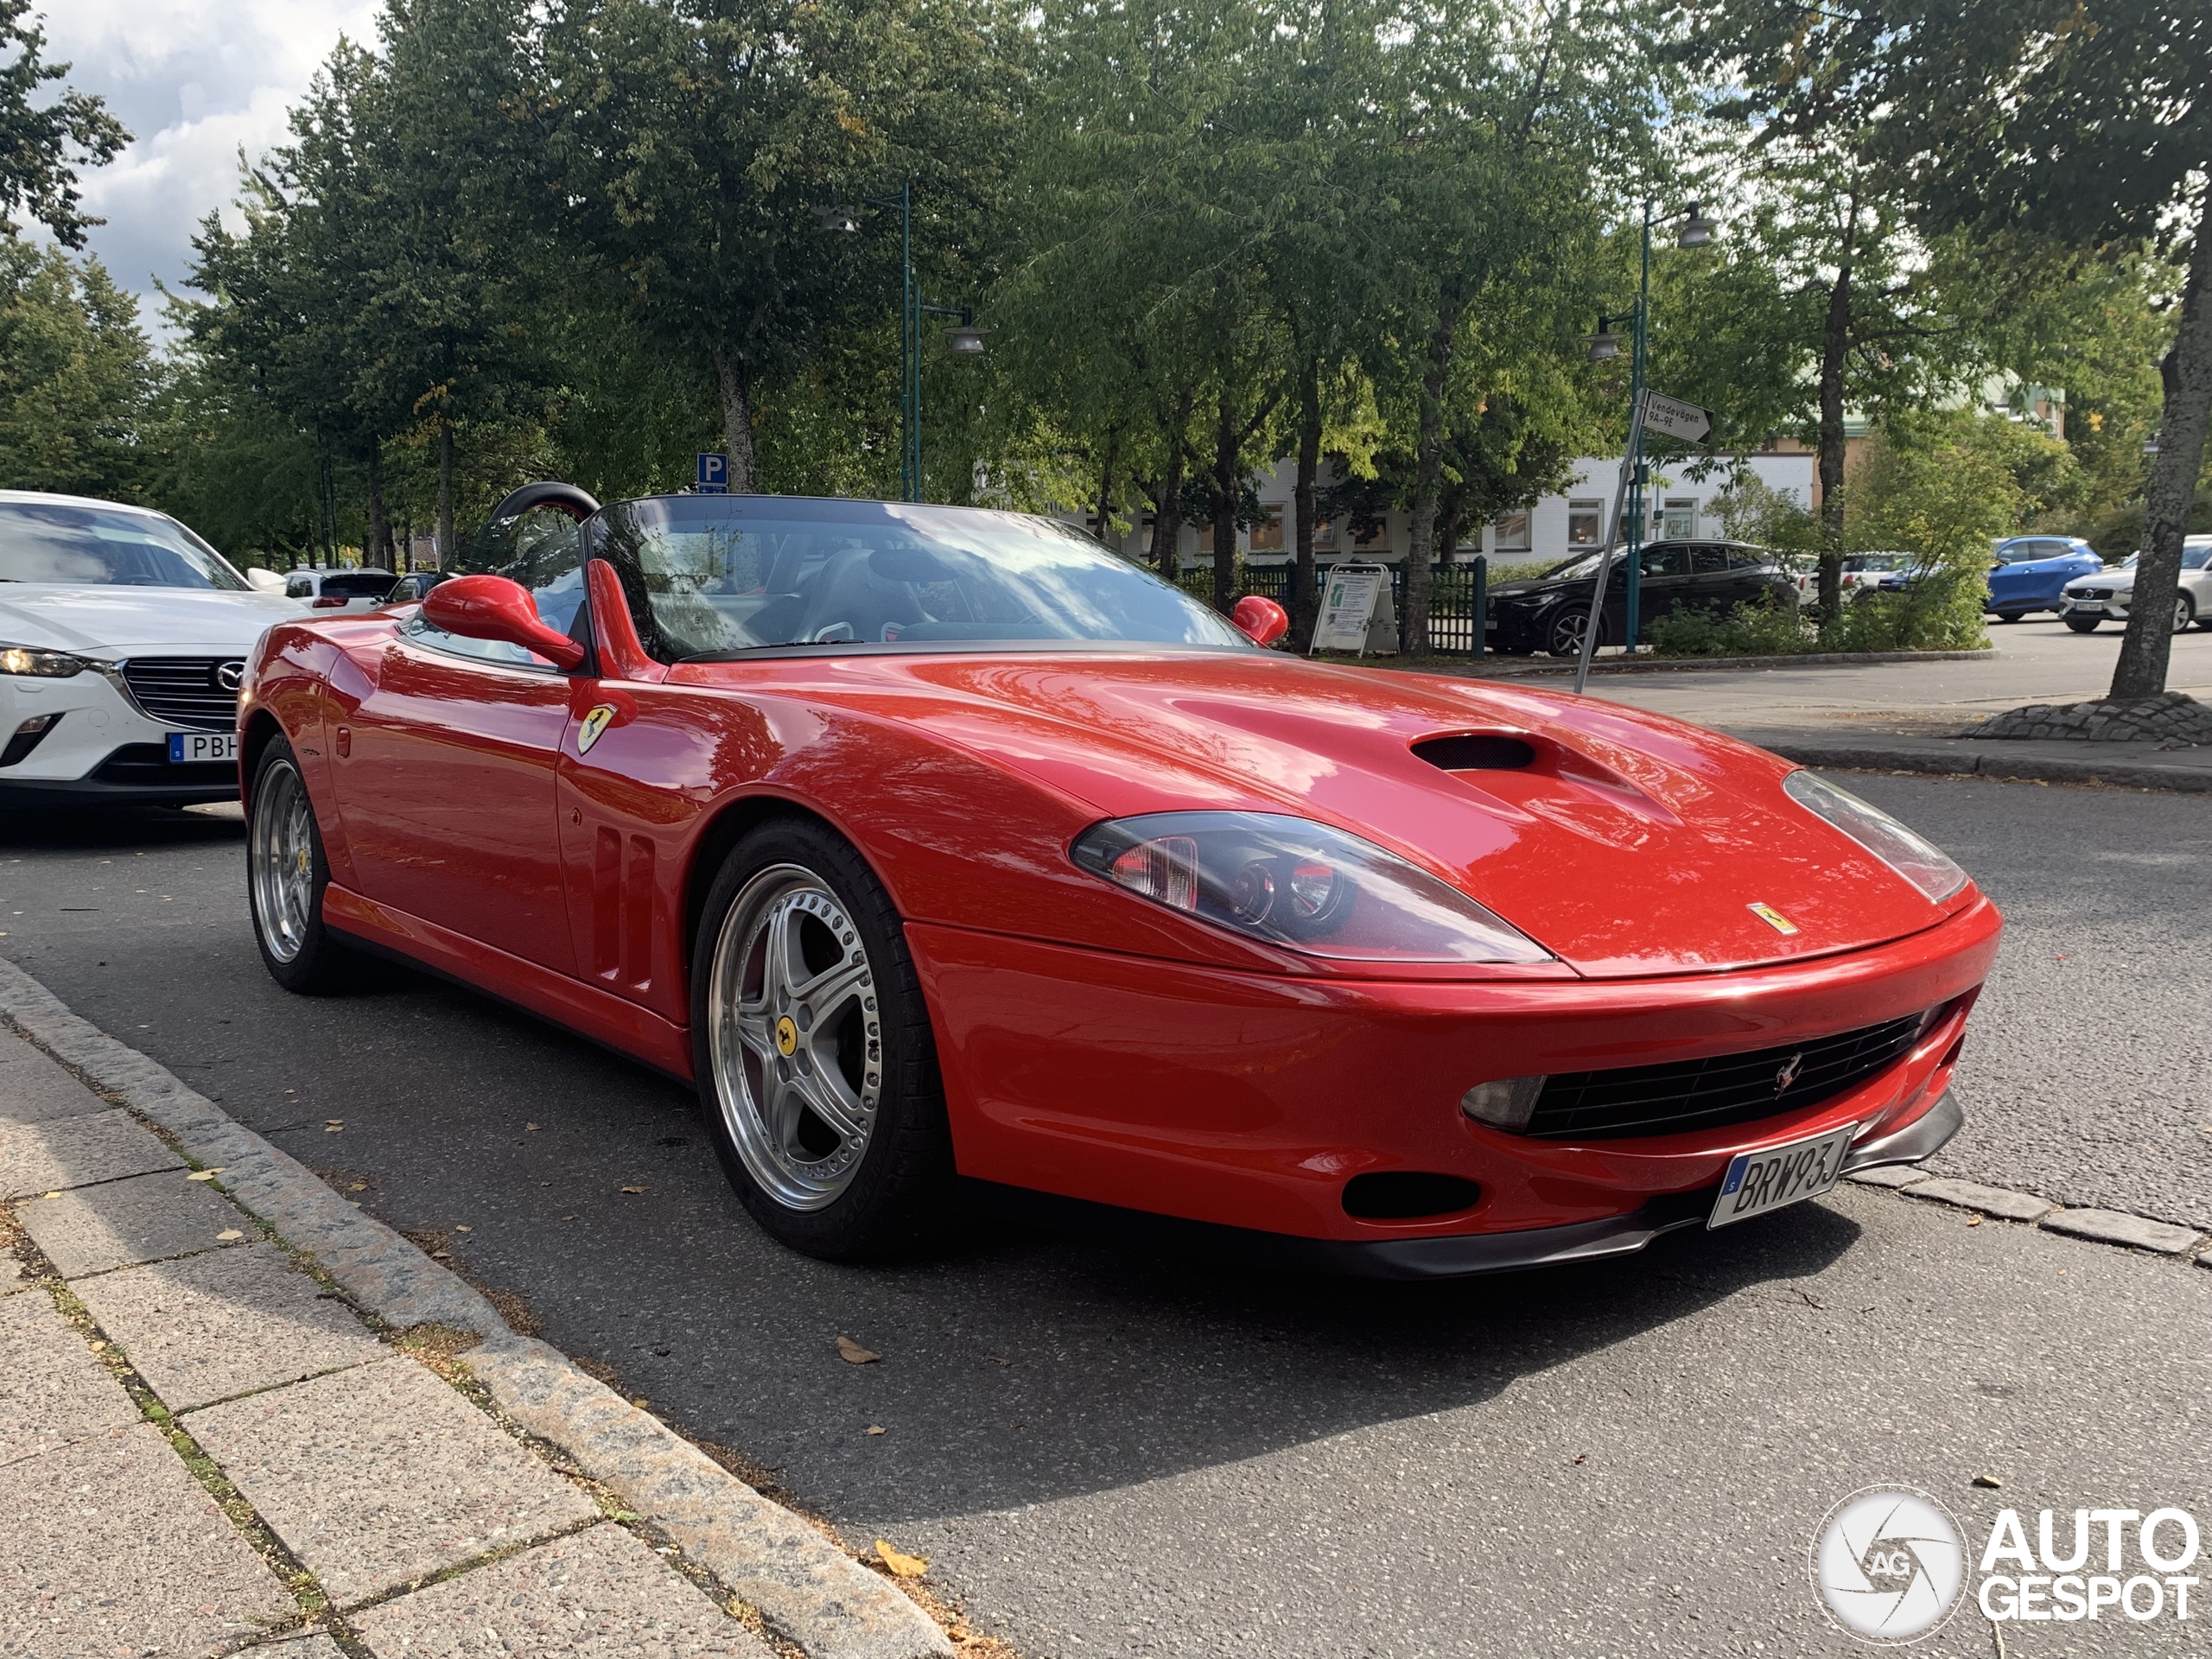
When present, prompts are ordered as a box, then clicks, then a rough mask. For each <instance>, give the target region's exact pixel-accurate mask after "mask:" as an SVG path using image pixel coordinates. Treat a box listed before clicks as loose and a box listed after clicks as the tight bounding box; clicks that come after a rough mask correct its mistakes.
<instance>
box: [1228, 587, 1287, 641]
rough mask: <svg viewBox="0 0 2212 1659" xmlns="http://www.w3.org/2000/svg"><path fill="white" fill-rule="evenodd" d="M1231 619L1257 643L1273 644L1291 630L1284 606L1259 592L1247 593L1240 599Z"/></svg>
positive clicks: (1246, 636) (1231, 614) (1230, 615)
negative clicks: (1265, 597)
mask: <svg viewBox="0 0 2212 1659" xmlns="http://www.w3.org/2000/svg"><path fill="white" fill-rule="evenodd" d="M1229 620H1230V621H1231V622H1234V623H1235V624H1236V626H1237V628H1238V630H1239V631H1240V632H1242V633H1243V635H1244V636H1245V638H1247V639H1249V640H1251V642H1252V643H1253V644H1254V645H1273V644H1274V642H1275V641H1276V640H1278V639H1281V638H1282V637H1283V635H1285V634H1286V633H1288V632H1290V618H1289V617H1288V616H1287V615H1286V614H1284V613H1283V608H1282V607H1281V606H1280V605H1278V604H1276V603H1275V602H1274V601H1273V600H1272V599H1262V597H1261V596H1260V595H1259V594H1245V595H1244V597H1243V598H1242V599H1240V600H1238V601H1236V609H1235V610H1233V611H1231V612H1230V613H1229Z"/></svg>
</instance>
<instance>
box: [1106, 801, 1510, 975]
mask: <svg viewBox="0 0 2212 1659" xmlns="http://www.w3.org/2000/svg"><path fill="white" fill-rule="evenodd" d="M1069 855H1070V856H1071V858H1073V859H1074V860H1075V861H1076V863H1077V865H1078V866H1080V867H1081V868H1084V869H1086V870H1088V871H1090V873H1091V874H1094V875H1103V876H1104V877H1105V878H1106V879H1107V880H1109V881H1111V882H1113V883H1114V884H1115V885H1116V886H1117V887H1126V888H1128V890H1129V891H1130V892H1131V893H1136V894H1138V895H1139V896H1140V897H1142V898H1146V899H1151V900H1152V901H1153V902H1154V904H1158V905H1164V906H1166V907H1167V908H1168V909H1170V910H1177V911H1180V912H1183V913H1184V914H1185V915H1187V916H1194V917H1196V918H1198V919H1199V920H1200V921H1205V922H1211V923H1212V924H1213V925H1215V926H1216V927H1225V928H1228V929H1229V930H1230V931H1232V932H1236V933H1242V934H1244V935H1246V936H1247V937H1249V938H1255V939H1264V940H1265V941H1267V943H1268V944H1277V945H1282V946H1284V947H1286V948H1287V949H1289V950H1297V951H1300V952H1303V953H1304V954H1305V955H1306V956H1309V957H1330V958H1332V959H1334V960H1338V961H1343V962H1548V961H1550V960H1551V953H1550V952H1549V951H1548V950H1545V949H1544V948H1543V947H1542V946H1541V945H1540V944H1536V943H1535V940H1533V939H1530V938H1528V937H1527V936H1526V935H1524V934H1522V933H1521V932H1519V931H1516V929H1515V928H1513V927H1511V926H1510V925H1508V924H1507V923H1505V922H1503V921H1502V920H1500V919H1499V918H1497V916H1495V915H1492V914H1491V912H1489V911H1487V910H1485V909H1484V907H1483V906H1480V905H1478V904H1477V903H1476V902H1475V901H1474V900H1473V899H1470V898H1468V897H1467V896H1466V895H1465V893H1461V892H1459V890H1458V889H1457V888H1454V887H1446V885H1445V884H1444V883H1443V882H1441V881H1439V880H1437V879H1436V878H1435V877H1434V876H1432V875H1430V874H1427V872H1426V871H1424V870H1419V869H1415V868H1414V867H1413V866H1412V865H1410V864H1408V863H1407V862H1406V861H1405V860H1403V859H1402V858H1398V857H1395V856H1394V855H1391V854H1389V853H1386V852H1384V851H1383V849H1381V848H1380V847H1377V846H1375V845H1373V844H1372V843H1371V842H1364V841H1362V840H1360V839H1359V838H1358V837H1357V836H1348V835H1346V834H1344V832H1343V831H1342V830H1340V829H1330V828H1328V827H1327V826H1326V825H1325V824H1319V823H1308V822H1307V821H1306V819H1304V818H1293V817H1277V816H1275V815H1274V814H1272V813H1265V812H1154V813H1149V814H1147V815H1146V816H1145V817H1137V818H1118V819H1115V820H1113V821H1111V822H1109V823H1100V824H1094V825H1092V826H1091V827H1090V829H1086V830H1084V832H1083V834H1082V835H1080V836H1077V837H1076V842H1075V845H1074V846H1073V847H1071V849H1069Z"/></svg>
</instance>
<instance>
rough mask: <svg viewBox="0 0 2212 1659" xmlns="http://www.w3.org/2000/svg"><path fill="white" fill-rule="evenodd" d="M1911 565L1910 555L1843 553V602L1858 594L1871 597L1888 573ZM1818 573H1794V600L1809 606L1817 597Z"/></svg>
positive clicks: (1811, 570)
mask: <svg viewBox="0 0 2212 1659" xmlns="http://www.w3.org/2000/svg"><path fill="white" fill-rule="evenodd" d="M1913 563H1914V559H1913V556H1912V555H1911V554H1910V553H1847V554H1845V555H1844V558H1843V569H1842V572H1841V573H1840V581H1841V584H1842V594H1843V596H1844V597H1845V598H1846V599H1856V598H1858V597H1859V594H1871V593H1872V592H1873V591H1874V590H1875V589H1876V588H1879V587H1880V586H1881V585H1882V578H1883V577H1884V576H1885V575H1889V574H1890V573H1891V571H1895V570H1904V569H1910V567H1911V566H1912V564H1913ZM1820 591H1821V571H1820V567H1819V566H1818V565H1813V566H1810V567H1808V568H1807V569H1802V570H1800V571H1799V572H1798V573H1797V599H1798V602H1799V603H1800V604H1804V605H1809V604H1811V603H1812V602H1813V601H1814V600H1815V599H1816V598H1818V597H1819V596H1820Z"/></svg>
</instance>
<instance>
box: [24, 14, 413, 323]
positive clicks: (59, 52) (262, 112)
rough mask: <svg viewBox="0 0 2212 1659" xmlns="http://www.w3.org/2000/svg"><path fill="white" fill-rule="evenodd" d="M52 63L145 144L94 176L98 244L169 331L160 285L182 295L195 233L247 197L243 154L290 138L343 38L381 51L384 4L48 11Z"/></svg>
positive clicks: (90, 179) (151, 319)
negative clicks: (300, 109) (373, 43)
mask: <svg viewBox="0 0 2212 1659" xmlns="http://www.w3.org/2000/svg"><path fill="white" fill-rule="evenodd" d="M42 9H43V10H44V11H45V14H46V16H45V18H44V23H45V28H46V35H47V51H46V55H47V57H48V60H51V61H55V62H66V63H68V64H69V65H70V66H71V68H70V72H69V83H70V84H71V85H72V86H75V87H77V88H79V90H81V91H84V92H98V93H99V95H100V96H101V97H102V98H105V99H106V100H107V102H108V105H109V107H110V108H111V109H112V110H114V111H115V112H116V114H117V115H118V117H120V118H121V119H122V121H123V124H124V126H126V127H128V128H129V129H130V131H131V133H132V135H133V137H134V142H133V143H131V145H130V149H126V150H124V152H123V154H122V155H121V156H118V157H117V158H116V160H115V162H114V163H113V164H112V165H111V166H109V167H106V168H101V169H100V170H99V171H98V172H95V173H92V174H91V175H87V176H86V179H85V181H84V194H85V199H86V202H87V204H88V205H89V207H90V210H91V211H92V213H98V214H99V215H101V216H102V217H104V218H105V219H107V221H108V222H107V223H106V224H105V225H103V226H99V227H98V228H97V229H95V230H94V231H92V233H91V241H92V247H93V249H94V251H97V252H98V253H99V256H100V258H101V259H102V260H103V261H104V262H105V264H106V265H107V267H108V269H109V270H110V271H111V272H112V273H113V274H114V277H115V279H116V280H117V281H118V283H121V284H123V286H124V287H125V288H128V289H131V290H132V291H134V292H136V293H137V294H139V295H140V296H142V300H141V315H142V316H143V320H144V321H145V322H146V323H147V324H148V326H149V327H155V328H158V327H159V315H158V311H157V307H158V296H156V295H155V294H154V291H153V289H154V279H155V278H156V277H159V278H161V279H162V281H163V282H166V283H169V284H170V285H171V286H172V287H174V286H175V285H176V284H177V283H178V282H179V281H180V280H181V278H182V277H183V275H184V270H185V265H186V262H187V260H188V258H189V257H190V255H191V251H192V250H191V237H192V232H193V227H194V226H195V225H197V224H198V223H199V221H200V219H201V218H202V217H204V216H205V215H206V214H207V212H208V210H209V209H210V208H220V207H227V206H228V204H229V203H230V201H231V200H232V197H234V196H235V195H236V194H238V151H239V149H241V148H244V149H245V151H246V153H247V154H248V155H249V156H257V155H258V154H259V153H260V152H261V151H263V150H264V149H267V148H268V147H269V146H270V145H271V144H274V143H282V142H283V139H284V137H285V132H286V130H285V125H284V109H285V105H287V104H289V102H291V101H292V100H293V99H296V98H297V97H298V96H299V95H300V94H301V93H302V92H305V91H306V90H307V86H308V80H309V79H311V78H312V77H313V75H314V74H315V69H316V67H317V66H318V65H320V64H321V61H322V60H323V59H325V58H326V57H327V56H328V55H329V53H330V48H332V47H333V46H334V45H336V44H337V42H338V39H339V36H340V35H347V36H350V37H351V38H353V39H354V40H357V41H367V40H370V39H372V38H373V35H374V29H375V22H376V10H377V7H376V3H375V0H45V3H44V5H43V8H42Z"/></svg>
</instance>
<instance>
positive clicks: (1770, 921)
mask: <svg viewBox="0 0 2212 1659" xmlns="http://www.w3.org/2000/svg"><path fill="white" fill-rule="evenodd" d="M598 712H599V710H598V709H593V710H592V713H594V715H595V714H597V713H598ZM1750 908H1751V914H1752V915H1754V916H1756V917H1758V918H1759V920H1761V921H1763V922H1764V923H1765V924H1766V925H1768V926H1769V927H1770V928H1772V929H1773V930H1774V931H1776V932H1777V933H1783V934H1789V933H1795V932H1796V931H1797V924H1796V923H1795V922H1793V921H1791V920H1790V919H1789V918H1788V917H1787V916H1785V915H1783V913H1782V912H1780V911H1778V910H1777V909H1776V908H1775V907H1774V906H1772V905H1767V904H1761V903H1759V902H1758V901H1757V900H1753V901H1752V903H1751V906H1750Z"/></svg>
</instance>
